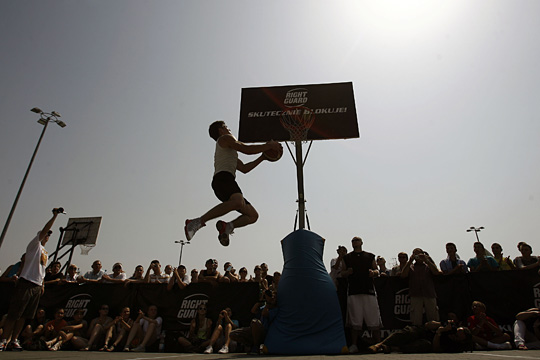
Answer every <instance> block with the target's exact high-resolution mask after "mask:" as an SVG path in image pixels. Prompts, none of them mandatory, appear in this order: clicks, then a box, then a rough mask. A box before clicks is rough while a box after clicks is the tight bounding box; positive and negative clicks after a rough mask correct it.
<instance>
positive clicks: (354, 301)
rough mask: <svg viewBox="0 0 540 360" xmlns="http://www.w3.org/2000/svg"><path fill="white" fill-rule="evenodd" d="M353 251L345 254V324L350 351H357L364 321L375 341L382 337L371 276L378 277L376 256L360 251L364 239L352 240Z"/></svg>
mask: <svg viewBox="0 0 540 360" xmlns="http://www.w3.org/2000/svg"><path fill="white" fill-rule="evenodd" d="M351 242H352V247H353V251H352V252H350V253H348V254H347V255H345V257H344V258H343V261H344V262H345V267H346V270H345V271H342V272H341V274H342V276H343V277H346V278H347V281H348V294H347V295H348V296H347V325H348V326H350V327H351V342H352V344H351V346H350V347H349V352H350V353H356V352H358V345H357V344H358V336H359V335H361V334H362V326H363V323H364V322H365V323H366V325H367V328H368V329H369V330H371V332H372V337H373V339H374V340H375V341H376V342H379V341H380V340H381V330H380V329H381V326H382V322H381V315H380V312H379V304H378V303H377V297H376V294H375V286H374V285H373V278H374V277H377V276H379V271H378V270H377V264H376V262H375V255H373V254H372V253H369V252H366V251H363V250H362V245H363V241H362V239H361V238H359V237H354V238H353V239H352V241H351Z"/></svg>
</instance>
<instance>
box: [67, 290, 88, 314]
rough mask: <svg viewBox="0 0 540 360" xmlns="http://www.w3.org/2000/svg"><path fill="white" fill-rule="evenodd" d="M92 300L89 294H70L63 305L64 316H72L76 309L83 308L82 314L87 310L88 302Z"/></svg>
mask: <svg viewBox="0 0 540 360" xmlns="http://www.w3.org/2000/svg"><path fill="white" fill-rule="evenodd" d="M91 301H92V295H90V294H77V295H75V296H72V297H71V298H70V299H69V300H68V301H67V303H66V306H64V317H66V318H72V317H73V314H75V311H77V310H84V315H85V316H86V313H87V312H88V304H90V302H91Z"/></svg>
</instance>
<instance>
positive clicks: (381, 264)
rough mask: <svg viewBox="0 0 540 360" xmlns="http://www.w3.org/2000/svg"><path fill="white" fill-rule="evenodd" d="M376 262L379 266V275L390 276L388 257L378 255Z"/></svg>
mask: <svg viewBox="0 0 540 360" xmlns="http://www.w3.org/2000/svg"><path fill="white" fill-rule="evenodd" d="M375 263H376V264H377V267H378V268H379V276H389V275H390V269H388V268H386V259H385V258H383V257H382V256H377V258H376V259H375Z"/></svg>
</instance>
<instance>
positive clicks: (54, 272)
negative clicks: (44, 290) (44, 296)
mask: <svg viewBox="0 0 540 360" xmlns="http://www.w3.org/2000/svg"><path fill="white" fill-rule="evenodd" d="M61 267H62V264H60V261H54V262H53V263H52V264H51V265H50V266H49V269H50V272H47V275H45V279H44V280H43V281H44V284H45V285H53V284H59V283H61V282H62V280H64V275H63V274H62V273H61V272H60V268H61Z"/></svg>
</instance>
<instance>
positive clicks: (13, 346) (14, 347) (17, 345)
mask: <svg viewBox="0 0 540 360" xmlns="http://www.w3.org/2000/svg"><path fill="white" fill-rule="evenodd" d="M8 347H9V348H10V349H11V351H23V348H22V346H21V344H20V343H19V340H13V341H12V342H11V343H10V344H9V345H8Z"/></svg>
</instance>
